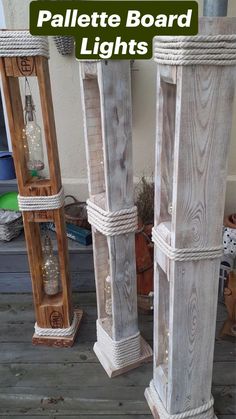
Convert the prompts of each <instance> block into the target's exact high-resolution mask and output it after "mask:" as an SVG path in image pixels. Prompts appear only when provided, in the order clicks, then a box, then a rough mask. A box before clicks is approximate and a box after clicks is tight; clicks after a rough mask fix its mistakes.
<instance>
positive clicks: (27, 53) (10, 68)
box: [0, 31, 82, 346]
mask: <svg viewBox="0 0 236 419" xmlns="http://www.w3.org/2000/svg"><path fill="white" fill-rule="evenodd" d="M48 57H49V52H48V43H47V39H46V38H44V37H33V36H31V35H30V34H29V33H28V32H27V31H1V32H0V71H1V80H2V87H3V92H4V96H5V100H6V109H7V116H8V120H9V126H10V133H11V140H12V147H13V155H14V163H15V169H16V175H17V181H18V188H19V207H20V209H21V210H22V212H23V219H24V230H25V238H26V244H27V249H28V259H29V266H30V272H31V278H32V287H33V298H34V306H35V315H36V326H35V334H34V336H33V343H34V344H45V345H50V346H71V345H72V344H73V342H74V339H75V336H76V333H77V330H78V327H79V323H80V320H81V317H82V311H81V310H75V311H74V310H73V308H72V302H71V286H70V278H69V267H68V251H67V238H66V232H65V221H64V210H63V191H62V185H61V174H60V165H59V158H58V149H57V139H56V129H55V122H54V113H53V103H52V96H51V86H50V77H49V69H48ZM21 77H27V78H31V77H35V78H37V81H38V86H39V92H40V99H41V107H42V115H43V123H44V132H45V141H46V149H47V158H48V167H49V178H47V179H42V178H40V177H39V176H34V175H35V174H36V175H37V174H39V171H40V170H41V169H42V168H43V166H44V163H43V161H42V158H41V160H40V158H39V157H38V156H39V155H40V142H39V136H40V129H39V127H38V126H37V124H35V121H34V118H33V112H34V107H33V106H32V98H30V95H28V100H27V101H26V108H28V113H30V114H31V116H30V117H29V119H28V121H27V122H29V124H28V125H27V123H26V120H24V116H23V107H22V100H21V93H20V87H19V78H21ZM30 106H31V108H30ZM26 110H27V109H26ZM27 140H28V142H27ZM41 154H42V153H41ZM48 221H50V222H54V223H55V227H56V236H57V242H58V261H57V260H56V259H55V256H54V255H53V252H52V249H51V248H50V246H51V243H50V239H48V242H47V246H46V247H47V249H46V250H47V252H48V253H47V254H46V256H45V254H44V251H45V249H44V248H43V243H42V239H41V231H40V223H44V222H48ZM53 275H54V277H53ZM56 280H58V281H60V285H59V284H55V282H56ZM53 284H54V285H53ZM53 286H54V288H53Z"/></svg>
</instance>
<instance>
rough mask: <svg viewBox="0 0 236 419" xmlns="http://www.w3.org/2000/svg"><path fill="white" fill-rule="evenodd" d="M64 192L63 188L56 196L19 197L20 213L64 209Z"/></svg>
mask: <svg viewBox="0 0 236 419" xmlns="http://www.w3.org/2000/svg"><path fill="white" fill-rule="evenodd" d="M64 199H65V197H64V191H63V188H61V190H60V192H58V194H56V195H48V196H22V195H18V204H19V210H20V211H47V210H53V209H58V208H61V207H63V205H64Z"/></svg>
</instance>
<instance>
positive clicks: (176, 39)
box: [154, 34, 236, 65]
mask: <svg viewBox="0 0 236 419" xmlns="http://www.w3.org/2000/svg"><path fill="white" fill-rule="evenodd" d="M154 61H156V62H157V63H158V64H169V65H194V64H203V65H235V64H236V35H234V34H232V35H197V36H186V37H184V36H158V37H156V38H155V41H154Z"/></svg>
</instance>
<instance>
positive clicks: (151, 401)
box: [144, 387, 217, 419]
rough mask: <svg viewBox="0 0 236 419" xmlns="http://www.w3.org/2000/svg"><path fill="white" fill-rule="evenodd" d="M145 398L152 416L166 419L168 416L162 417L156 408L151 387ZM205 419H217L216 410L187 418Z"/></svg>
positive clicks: (146, 391) (156, 418) (157, 418)
mask: <svg viewBox="0 0 236 419" xmlns="http://www.w3.org/2000/svg"><path fill="white" fill-rule="evenodd" d="M144 396H145V398H146V400H147V403H148V406H149V408H150V410H151V412H152V416H153V417H154V419H163V418H165V417H166V416H161V415H159V414H158V411H157V406H156V404H155V400H154V398H153V396H152V392H151V390H150V387H147V388H146V390H145V392H144ZM203 417H204V418H205V419H206V418H207V419H217V416H216V415H215V413H214V410H213V408H212V407H211V408H210V409H209V410H207V411H206V412H204V413H199V414H197V415H194V416H187V417H186V419H193V418H194V419H202V418H203Z"/></svg>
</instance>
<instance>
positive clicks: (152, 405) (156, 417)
mask: <svg viewBox="0 0 236 419" xmlns="http://www.w3.org/2000/svg"><path fill="white" fill-rule="evenodd" d="M144 396H145V398H146V400H147V403H148V406H149V408H150V410H151V412H152V416H153V417H154V419H160V416H159V415H158V411H157V408H156V406H155V401H154V399H153V397H152V394H151V391H150V388H149V387H147V388H146V390H145V392H144Z"/></svg>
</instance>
